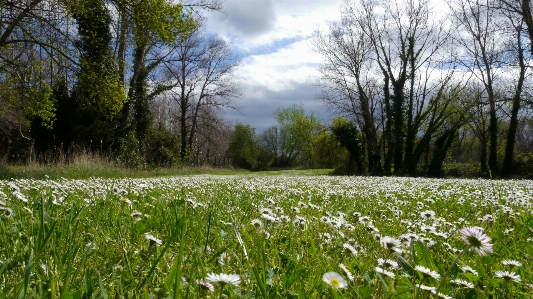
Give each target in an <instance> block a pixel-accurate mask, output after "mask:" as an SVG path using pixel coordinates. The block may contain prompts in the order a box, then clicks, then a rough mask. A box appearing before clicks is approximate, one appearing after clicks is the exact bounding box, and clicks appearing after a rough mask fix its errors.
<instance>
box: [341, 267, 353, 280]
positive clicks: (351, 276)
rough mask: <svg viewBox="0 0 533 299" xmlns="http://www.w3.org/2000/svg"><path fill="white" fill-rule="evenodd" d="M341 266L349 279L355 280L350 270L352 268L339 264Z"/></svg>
mask: <svg viewBox="0 0 533 299" xmlns="http://www.w3.org/2000/svg"><path fill="white" fill-rule="evenodd" d="M339 268H341V269H342V271H344V273H346V276H348V279H349V280H351V281H353V280H354V277H353V274H352V272H350V270H348V268H346V266H345V265H344V264H339Z"/></svg>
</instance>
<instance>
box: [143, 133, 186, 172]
mask: <svg viewBox="0 0 533 299" xmlns="http://www.w3.org/2000/svg"><path fill="white" fill-rule="evenodd" d="M144 156H145V159H146V163H148V164H149V165H152V166H157V167H172V166H175V165H177V164H178V163H179V162H180V153H179V140H178V139H177V138H176V136H174V135H172V133H170V132H169V131H167V130H165V129H156V128H153V129H152V130H150V133H149V134H148V138H147V140H146V145H145V154H144Z"/></svg>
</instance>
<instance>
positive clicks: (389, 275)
mask: <svg viewBox="0 0 533 299" xmlns="http://www.w3.org/2000/svg"><path fill="white" fill-rule="evenodd" d="M374 270H376V272H378V273H380V274H383V275H385V276H388V277H390V278H394V277H395V275H394V273H392V272H391V271H387V270H385V269H383V268H381V267H376V268H375V269H374Z"/></svg>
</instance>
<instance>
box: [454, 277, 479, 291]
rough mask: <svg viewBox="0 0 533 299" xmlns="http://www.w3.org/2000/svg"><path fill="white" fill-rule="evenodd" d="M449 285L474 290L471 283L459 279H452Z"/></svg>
mask: <svg viewBox="0 0 533 299" xmlns="http://www.w3.org/2000/svg"><path fill="white" fill-rule="evenodd" d="M450 283H451V284H455V285H458V286H462V287H465V288H468V289H473V288H474V284H473V283H471V282H470V281H468V280H464V279H460V278H458V279H452V280H450Z"/></svg>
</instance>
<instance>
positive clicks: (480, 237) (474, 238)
mask: <svg viewBox="0 0 533 299" xmlns="http://www.w3.org/2000/svg"><path fill="white" fill-rule="evenodd" d="M459 232H460V233H461V239H463V241H465V243H466V244H468V246H469V247H470V248H471V249H472V250H474V251H475V252H477V253H479V255H482V256H485V255H487V253H486V252H488V253H492V246H493V245H492V244H490V243H489V242H490V241H491V238H490V237H489V236H487V235H486V234H485V233H483V229H482V228H479V227H473V226H466V227H463V228H462V229H461V230H460V231H459Z"/></svg>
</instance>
